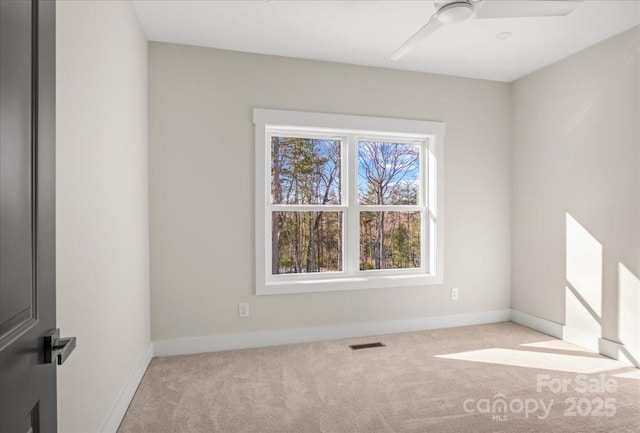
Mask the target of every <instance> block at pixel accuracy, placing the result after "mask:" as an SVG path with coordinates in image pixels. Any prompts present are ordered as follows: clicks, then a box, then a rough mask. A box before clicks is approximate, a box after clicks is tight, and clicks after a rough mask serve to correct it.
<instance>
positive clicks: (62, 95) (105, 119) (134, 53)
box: [56, 1, 150, 433]
mask: <svg viewBox="0 0 640 433" xmlns="http://www.w3.org/2000/svg"><path fill="white" fill-rule="evenodd" d="M56 165H57V178H56V182H57V185H56V193H57V212H56V217H57V233H56V235H57V303H58V306H57V312H58V325H59V327H60V328H61V330H62V333H63V334H64V335H75V336H77V338H78V346H77V348H76V350H75V352H74V353H73V354H72V356H71V357H70V358H69V359H68V361H67V362H66V363H65V364H64V365H62V366H61V367H59V368H58V406H59V407H58V416H59V420H58V425H59V431H60V432H63V433H70V432H79V433H80V432H82V433H87V432H97V431H100V430H101V428H102V426H103V425H104V422H105V419H106V418H107V416H108V415H109V413H110V412H111V410H112V408H113V406H114V404H115V403H116V401H117V399H118V397H119V395H120V392H121V391H122V389H123V387H124V386H125V383H127V379H128V378H129V376H130V375H131V374H132V372H133V370H134V369H135V367H136V366H137V365H138V363H139V361H140V359H141V357H142V356H143V354H144V353H145V351H146V350H147V349H148V347H149V342H150V332H149V322H150V318H149V246H148V240H149V239H148V177H147V173H148V170H147V42H146V40H145V37H144V36H143V34H142V32H141V29H140V27H139V25H138V22H137V18H136V16H135V13H134V11H133V8H132V6H131V4H130V3H129V2H118V1H107V2H98V1H91V2H85V1H77V2H66V1H59V2H58V3H57V159H56Z"/></svg>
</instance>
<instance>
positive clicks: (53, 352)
mask: <svg viewBox="0 0 640 433" xmlns="http://www.w3.org/2000/svg"><path fill="white" fill-rule="evenodd" d="M75 348H76V337H69V338H60V329H52V330H51V331H49V332H48V333H47V334H46V335H45V336H44V363H45V364H51V363H52V362H53V359H54V358H56V363H57V364H58V365H62V364H63V363H64V362H65V361H66V360H67V358H68V357H69V355H70V354H71V352H73V349H75Z"/></svg>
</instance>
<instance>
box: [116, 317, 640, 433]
mask: <svg viewBox="0 0 640 433" xmlns="http://www.w3.org/2000/svg"><path fill="white" fill-rule="evenodd" d="M374 341H382V342H383V343H384V344H385V345H386V346H385V347H381V348H373V349H362V350H358V351H353V350H351V349H350V348H349V347H348V345H349V344H355V343H366V342H374ZM639 373H640V370H638V369H635V368H631V367H628V366H627V365H626V364H622V363H620V362H617V361H614V360H611V359H608V358H605V357H602V356H599V355H597V354H593V353H590V352H587V351H585V350H583V349H580V348H578V347H576V346H573V345H571V344H568V343H565V342H563V341H560V340H555V339H553V338H552V337H549V336H548V335H544V334H541V333H538V332H535V331H532V330H530V329H528V328H525V327H522V326H520V325H517V324H515V323H511V322H506V323H497V324H490V325H480V326H470V327H463V328H452V329H441V330H434V331H424V332H413V333H406V334H396V335H386V336H381V337H367V338H357V339H348V340H339V341H327V342H320V343H310V344H296V345H289V346H279V347H270V348H262V349H248V350H233V351H226V352H217V353H207V354H200V355H189V356H174V357H165V358H155V359H154V360H153V361H152V362H151V365H150V366H149V369H148V370H147V372H146V374H145V376H144V379H143V380H142V383H141V385H140V388H139V389H138V391H137V393H136V395H135V397H134V399H133V401H132V403H131V406H130V407H129V410H128V412H127V414H126V416H125V418H124V420H123V422H122V425H121V426H120V429H119V432H120V433H129V432H145V433H147V432H148V433H162V432H171V433H175V432H224V433H236V432H261V433H262V432H264V433H267V432H274V433H276V432H277V433H286V432H291V433H314V432H323V433H338V432H341V433H356V432H367V433H378V432H381V433H382V432H554V433H556V432H607V433H608V432H640V374H639ZM563 381H564V382H563ZM538 385H540V389H537V388H538ZM614 412H615V413H614Z"/></svg>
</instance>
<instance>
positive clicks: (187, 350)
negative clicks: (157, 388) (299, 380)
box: [154, 309, 511, 356]
mask: <svg viewBox="0 0 640 433" xmlns="http://www.w3.org/2000/svg"><path fill="white" fill-rule="evenodd" d="M509 320H511V310H510V309H506V310H495V311H486V312H481V313H468V314H456V315H451V316H438V317H426V318H420V319H409V320H394V321H387V322H369V323H353V324H347V325H332V326H321V327H314V328H295V329H280V330H273V331H257V332H245V333H237V334H223V335H212V336H206V337H195V338H181V339H175V340H159V341H155V342H154V355H155V356H171V355H187V354H193V353H203V352H216V351H220V350H230V349H246V348H251V347H266V346H277V345H283V344H296V343H309V342H314V341H323V340H335V339H341V338H354V337H365V336H370V335H384V334H396V333H401V332H411V331H422V330H429V329H440V328H454V327H458V326H469V325H480V324H484V323H497V322H506V321H509Z"/></svg>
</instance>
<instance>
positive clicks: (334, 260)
mask: <svg viewBox="0 0 640 433" xmlns="http://www.w3.org/2000/svg"><path fill="white" fill-rule="evenodd" d="M271 248H272V251H271V257H272V266H271V272H272V274H274V275H275V274H297V273H307V272H337V271H342V212H273V213H272V220H271Z"/></svg>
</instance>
